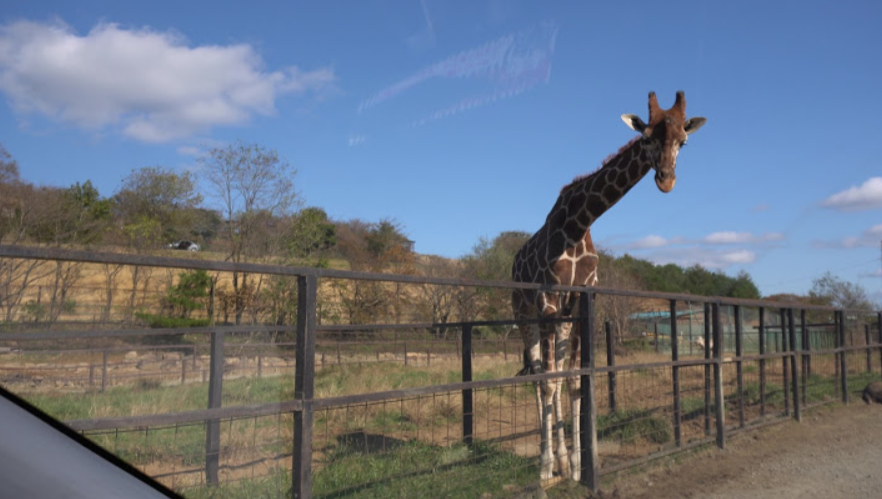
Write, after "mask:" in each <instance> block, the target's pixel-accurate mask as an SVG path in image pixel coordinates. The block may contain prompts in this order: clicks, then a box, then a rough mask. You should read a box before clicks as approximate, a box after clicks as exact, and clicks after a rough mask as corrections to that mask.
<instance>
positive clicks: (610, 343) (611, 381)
mask: <svg viewBox="0 0 882 499" xmlns="http://www.w3.org/2000/svg"><path fill="white" fill-rule="evenodd" d="M604 330H605V332H606V365H607V366H610V367H613V366H615V365H616V340H615V338H614V337H613V331H612V324H611V323H610V322H609V321H606V322H605V323H604ZM607 384H608V388H609V412H616V373H615V372H614V371H611V372H610V373H609V374H608V375H607Z"/></svg>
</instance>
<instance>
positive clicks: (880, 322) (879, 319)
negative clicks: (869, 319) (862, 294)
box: [876, 312, 882, 367]
mask: <svg viewBox="0 0 882 499" xmlns="http://www.w3.org/2000/svg"><path fill="white" fill-rule="evenodd" d="M876 326H877V327H878V328H879V343H880V344H882V312H879V313H878V314H876ZM879 363H880V367H882V348H880V349H879Z"/></svg>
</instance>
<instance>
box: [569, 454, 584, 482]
mask: <svg viewBox="0 0 882 499" xmlns="http://www.w3.org/2000/svg"><path fill="white" fill-rule="evenodd" d="M570 478H572V479H573V480H575V481H577V482H578V481H579V479H580V478H582V466H581V463H579V462H578V461H576V460H575V459H573V461H572V462H571V463H570Z"/></svg>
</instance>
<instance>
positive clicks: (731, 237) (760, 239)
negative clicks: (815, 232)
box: [702, 231, 784, 244]
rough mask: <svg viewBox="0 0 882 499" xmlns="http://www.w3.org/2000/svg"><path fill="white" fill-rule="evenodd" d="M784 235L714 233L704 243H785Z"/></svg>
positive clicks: (776, 233) (777, 233)
mask: <svg viewBox="0 0 882 499" xmlns="http://www.w3.org/2000/svg"><path fill="white" fill-rule="evenodd" d="M783 240H784V234H781V233H779V232H768V233H765V234H758V235H755V234H751V233H750V232H731V231H726V232H714V233H713V234H710V235H708V236H706V237H705V238H704V239H703V240H702V242H705V243H707V244H758V243H768V242H776V241H783Z"/></svg>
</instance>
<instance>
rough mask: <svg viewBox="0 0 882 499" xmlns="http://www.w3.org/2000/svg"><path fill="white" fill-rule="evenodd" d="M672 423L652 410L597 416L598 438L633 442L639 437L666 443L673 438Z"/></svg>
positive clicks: (635, 410)
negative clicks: (654, 413)
mask: <svg viewBox="0 0 882 499" xmlns="http://www.w3.org/2000/svg"><path fill="white" fill-rule="evenodd" d="M672 433H673V432H672V430H671V423H670V422H669V421H668V420H667V419H666V418H662V417H660V416H656V415H653V414H652V411H651V410H643V409H631V410H622V411H615V412H612V413H609V414H602V415H599V416H598V417H597V438H598V439H600V440H612V439H615V440H619V441H622V442H627V443H633V442H635V441H637V440H638V439H644V440H648V441H650V442H653V443H656V444H664V443H667V442H670V441H671V438H672Z"/></svg>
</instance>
